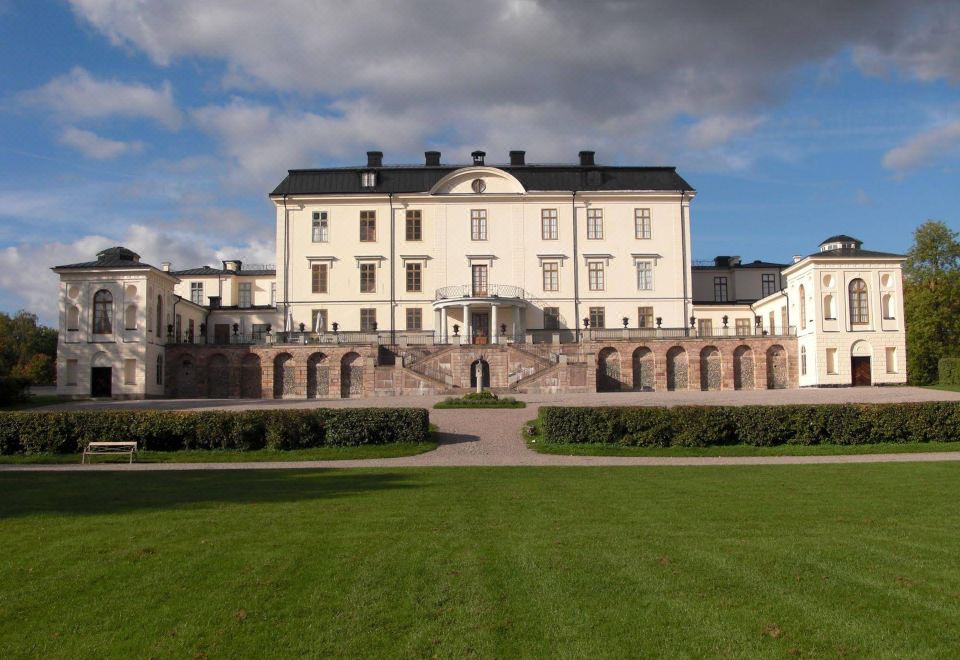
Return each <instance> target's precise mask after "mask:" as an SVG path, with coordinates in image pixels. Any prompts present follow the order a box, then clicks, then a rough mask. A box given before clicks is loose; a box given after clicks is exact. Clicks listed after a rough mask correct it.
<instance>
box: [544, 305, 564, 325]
mask: <svg viewBox="0 0 960 660" xmlns="http://www.w3.org/2000/svg"><path fill="white" fill-rule="evenodd" d="M543 329H544V330H559V329H560V308H559V307H544V308H543Z"/></svg>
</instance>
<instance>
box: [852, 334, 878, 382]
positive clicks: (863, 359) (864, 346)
mask: <svg viewBox="0 0 960 660" xmlns="http://www.w3.org/2000/svg"><path fill="white" fill-rule="evenodd" d="M872 353H873V351H872V350H871V349H870V344H868V343H867V342H865V341H863V340H862V339H861V340H860V341H858V342H856V343H854V345H853V346H851V347H850V382H851V384H852V385H853V386H854V387H869V386H870V385H872V384H873V373H872V369H871V365H870V358H871V356H872Z"/></svg>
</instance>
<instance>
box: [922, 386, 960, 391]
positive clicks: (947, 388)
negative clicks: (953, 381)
mask: <svg viewBox="0 0 960 660" xmlns="http://www.w3.org/2000/svg"><path fill="white" fill-rule="evenodd" d="M926 388H927V389H929V390H943V391H944V392H960V385H927V386H926Z"/></svg>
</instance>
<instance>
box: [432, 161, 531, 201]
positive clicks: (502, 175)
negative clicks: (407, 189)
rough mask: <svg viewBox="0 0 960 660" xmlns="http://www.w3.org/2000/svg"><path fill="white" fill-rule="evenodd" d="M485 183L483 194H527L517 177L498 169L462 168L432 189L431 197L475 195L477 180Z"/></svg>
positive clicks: (482, 167) (483, 167) (481, 167)
mask: <svg viewBox="0 0 960 660" xmlns="http://www.w3.org/2000/svg"><path fill="white" fill-rule="evenodd" d="M477 179H479V180H481V181H482V182H483V186H482V187H483V191H482V192H483V193H486V194H489V193H501V194H503V193H512V194H523V193H525V192H526V190H525V189H524V187H523V185H522V184H521V183H520V182H519V181H518V180H517V178H516V177H515V176H513V175H512V174H510V173H509V172H504V171H503V170H501V169H498V168H496V167H485V166H477V167H461V168H460V169H459V170H454V171H453V172H450V174H448V175H446V176H445V177H443V178H442V179H440V180H439V181H437V183H436V184H435V185H434V186H433V188H431V189H430V194H431V195H475V194H478V193H477V191H476V190H475V189H474V184H473V182H474V181H475V180H477Z"/></svg>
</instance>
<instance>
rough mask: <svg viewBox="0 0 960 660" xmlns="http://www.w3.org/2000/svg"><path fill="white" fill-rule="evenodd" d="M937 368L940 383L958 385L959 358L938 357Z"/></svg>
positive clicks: (959, 373)
mask: <svg viewBox="0 0 960 660" xmlns="http://www.w3.org/2000/svg"><path fill="white" fill-rule="evenodd" d="M937 370H938V372H939V379H940V384H941V385H960V358H940V362H939V363H938V364H937Z"/></svg>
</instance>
